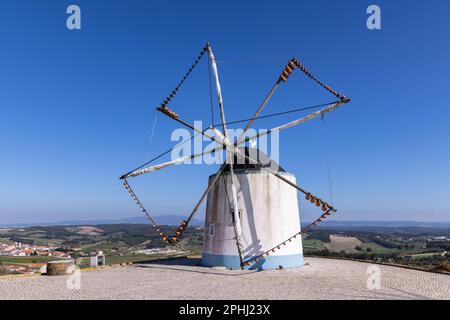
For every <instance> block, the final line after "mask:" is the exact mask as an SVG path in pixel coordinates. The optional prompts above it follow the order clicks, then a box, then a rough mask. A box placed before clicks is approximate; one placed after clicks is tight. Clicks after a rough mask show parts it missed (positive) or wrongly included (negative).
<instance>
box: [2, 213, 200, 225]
mask: <svg viewBox="0 0 450 320" xmlns="http://www.w3.org/2000/svg"><path fill="white" fill-rule="evenodd" d="M183 219H186V217H184V216H179V215H164V216H157V217H155V220H156V222H157V223H158V224H160V225H167V226H178V225H179V224H180V222H181V221H182V220H183ZM123 223H130V224H148V223H149V222H148V220H147V218H146V217H144V216H136V217H127V218H121V219H115V220H113V219H111V220H106V219H105V220H63V221H57V222H35V223H17V224H7V225H0V227H6V228H11V227H15V228H19V227H33V226H79V225H99V224H123ZM203 223H204V222H203V220H198V219H192V220H191V222H190V224H189V225H190V226H191V227H196V226H203Z"/></svg>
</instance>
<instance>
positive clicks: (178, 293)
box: [0, 258, 450, 300]
mask: <svg viewBox="0 0 450 320" xmlns="http://www.w3.org/2000/svg"><path fill="white" fill-rule="evenodd" d="M198 263H199V261H198V260H195V259H190V260H172V261H165V262H160V263H152V264H135V265H129V266H120V267H106V268H102V269H97V270H91V271H82V272H81V273H80V274H81V277H80V281H79V283H78V282H77V279H76V278H74V277H72V278H70V277H69V276H55V277H49V276H32V277H1V278H0V299H177V300H179V299H282V300H285V299H450V275H443V274H436V273H430V272H423V271H416V270H410V269H404V268H398V267H391V266H381V265H373V264H369V263H364V262H354V261H346V260H335V259H320V258H306V263H307V265H305V266H304V267H302V268H297V269H291V270H273V271H272V270H271V271H261V272H257V271H247V270H245V271H241V270H221V269H215V268H206V267H202V266H199V265H198ZM377 271H380V278H379V279H380V281H379V282H378V283H379V284H380V286H381V288H379V289H376V287H377V285H376V284H377V281H375V282H373V281H371V280H373V279H374V277H375V274H376V273H377ZM373 272H375V274H374V273H373ZM368 282H369V287H371V288H372V289H369V288H368ZM68 283H69V285H67V284H68ZM77 284H79V288H78V289H77V287H78V286H77Z"/></svg>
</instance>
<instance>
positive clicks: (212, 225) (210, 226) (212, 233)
mask: <svg viewBox="0 0 450 320" xmlns="http://www.w3.org/2000/svg"><path fill="white" fill-rule="evenodd" d="M209 235H210V236H214V224H210V225H209Z"/></svg>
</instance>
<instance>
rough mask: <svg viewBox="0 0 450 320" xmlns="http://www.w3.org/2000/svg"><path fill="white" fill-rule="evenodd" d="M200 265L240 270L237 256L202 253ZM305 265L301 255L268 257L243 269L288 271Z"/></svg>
mask: <svg viewBox="0 0 450 320" xmlns="http://www.w3.org/2000/svg"><path fill="white" fill-rule="evenodd" d="M202 264H203V265H204V266H207V267H217V266H221V267H226V268H229V269H240V268H241V262H240V259H239V256H237V255H236V256H234V255H219V254H211V253H203V255H202ZM304 264H305V262H304V260H303V254H293V255H282V256H275V255H274V256H268V257H266V258H264V259H261V261H259V262H258V263H255V264H253V265H251V266H250V267H247V266H246V267H245V269H250V270H270V269H281V268H283V269H289V268H297V267H301V266H303V265H304Z"/></svg>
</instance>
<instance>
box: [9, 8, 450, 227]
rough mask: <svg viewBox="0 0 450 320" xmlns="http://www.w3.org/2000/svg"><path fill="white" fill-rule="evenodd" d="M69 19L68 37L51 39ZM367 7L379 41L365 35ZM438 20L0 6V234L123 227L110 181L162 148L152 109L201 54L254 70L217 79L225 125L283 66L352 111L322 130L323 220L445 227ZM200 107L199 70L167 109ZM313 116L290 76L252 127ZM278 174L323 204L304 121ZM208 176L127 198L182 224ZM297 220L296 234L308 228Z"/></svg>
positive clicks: (251, 104) (406, 12)
mask: <svg viewBox="0 0 450 320" xmlns="http://www.w3.org/2000/svg"><path fill="white" fill-rule="evenodd" d="M72 3H73V4H77V5H79V6H80V7H81V10H82V30H79V31H69V30H68V29H67V28H66V17H67V14H66V8H67V6H68V5H69V4H72ZM370 4H378V5H379V6H380V7H381V10H382V30H375V31H370V30H368V29H367V28H366V19H367V16H368V15H367V14H366V8H367V6H368V5H370ZM449 12H450V3H449V2H448V1H444V0H442V1H438V0H436V1H429V2H428V1H400V0H398V1H364V0H354V1H245V3H244V2H243V1H220V2H219V1H198V2H193V1H125V0H123V1H98V0H97V1H84V0H74V1H64V0H58V1H56V0H55V1H12V0H11V1H5V0H3V1H2V2H1V7H0V40H1V50H0V70H1V71H0V110H1V116H0V146H1V157H0V168H1V169H0V172H1V176H2V183H1V184H0V223H2V224H6V223H22V222H38V221H58V220H65V219H89V218H90V219H109V218H117V217H127V216H134V215H139V211H138V210H137V208H135V206H134V203H132V201H131V200H130V199H129V196H128V194H126V193H125V192H124V190H123V189H122V186H121V183H120V181H119V180H118V177H119V176H120V175H121V174H122V173H124V172H126V171H127V170H129V169H132V168H133V167H134V166H135V165H137V164H140V163H142V162H143V161H145V160H146V159H148V158H149V157H150V156H152V155H155V154H157V153H158V152H159V151H162V150H165V149H166V148H167V146H169V145H170V144H171V142H170V133H171V132H172V130H173V129H174V128H176V127H177V126H176V125H175V123H173V122H172V121H170V120H169V119H166V118H164V117H162V116H159V118H158V121H157V126H156V131H155V136H154V139H153V143H152V144H151V145H150V146H149V140H150V132H151V129H152V125H153V119H154V116H155V111H154V108H155V107H156V106H157V105H158V104H159V102H160V101H161V99H162V98H164V97H165V96H166V95H167V93H168V92H169V91H170V90H171V89H172V88H173V86H174V85H175V84H176V82H177V81H178V80H179V79H180V77H181V76H182V75H183V74H184V72H185V71H186V70H187V68H188V67H189V66H190V64H191V63H192V62H193V60H194V58H195V57H196V56H197V54H198V52H199V50H200V49H201V47H202V46H203V45H204V43H205V42H206V41H210V42H211V44H212V45H213V48H214V50H215V52H216V56H217V59H218V60H222V61H224V62H226V61H237V62H244V61H248V60H254V59H262V60H263V61H260V62H255V61H250V62H248V63H223V64H220V65H219V68H220V70H219V71H220V73H221V81H222V86H223V92H224V101H225V108H226V111H227V116H228V119H230V120H233V119H239V118H242V117H248V116H250V115H251V114H252V113H253V112H254V110H255V108H256V107H257V106H258V104H259V103H260V102H261V101H262V99H263V98H264V96H265V94H266V93H267V91H268V89H269V88H270V87H271V85H272V84H273V82H274V81H275V80H276V77H277V76H278V74H279V72H280V70H281V68H282V67H283V65H284V64H285V63H286V62H287V60H288V59H289V58H290V57H292V56H294V55H295V56H297V57H299V58H300V60H302V61H303V62H304V63H305V64H306V65H307V66H308V67H309V68H310V69H311V70H312V71H313V72H314V73H315V74H317V75H318V77H319V78H320V79H322V80H323V81H324V82H326V83H328V84H329V85H330V86H332V87H333V88H335V89H336V90H338V91H340V92H342V93H344V94H346V95H348V96H349V97H351V98H352V102H351V104H349V105H347V106H345V107H344V108H342V109H339V110H337V111H335V112H333V113H331V114H330V115H328V116H327V118H326V123H327V133H328V143H329V153H330V164H331V175H332V184H333V192H334V202H335V205H336V207H338V209H339V214H338V215H337V216H336V217H335V219H343V220H349V219H352V220H355V219H361V220H450V219H449V217H450V196H449V192H450V170H449V162H450V139H449V138H450V126H449V124H448V120H449V117H450V111H449V110H450V109H449V108H450V106H449V104H448V101H449V99H450V90H449V85H450V81H449V75H450V59H449V56H450V42H449V36H450V19H449ZM208 99H209V95H208V78H207V68H206V60H202V62H201V63H200V65H199V68H198V70H195V73H194V74H193V76H192V78H190V79H189V82H187V83H186V86H185V87H184V88H183V89H182V90H181V92H180V96H179V97H177V100H176V101H175V105H176V107H175V109H176V110H177V111H179V112H180V113H181V114H183V116H184V117H185V118H186V119H188V120H190V121H193V120H196V119H204V120H205V121H209V119H210V114H209V111H208V110H209V104H208V101H209V100H208ZM329 100H330V95H328V94H327V93H326V92H322V91H321V90H320V89H319V88H317V87H316V86H315V85H314V84H312V83H311V82H309V81H307V80H305V79H303V78H302V77H301V76H300V74H296V75H295V76H293V77H292V79H290V82H289V83H287V84H286V85H285V86H283V87H282V88H280V90H279V91H277V93H276V95H275V97H274V99H273V100H272V101H271V102H270V104H269V105H268V106H267V109H266V111H265V112H277V111H283V110H286V109H289V108H292V107H297V106H304V105H308V104H311V103H313V104H314V103H321V102H327V101H329ZM216 115H217V113H216ZM295 116H298V115H294V116H292V115H291V116H289V117H284V118H274V119H271V120H270V121H262V122H260V123H258V126H257V127H264V126H265V127H271V126H273V125H277V124H280V123H282V122H285V121H288V120H292V119H293V118H294V117H295ZM163 160H167V158H166V159H163ZM281 164H282V165H283V166H284V167H285V168H286V169H287V170H289V171H292V172H294V173H295V174H296V175H297V179H298V182H299V184H301V185H302V186H304V187H305V188H307V189H309V190H311V191H313V192H315V193H317V194H319V195H322V196H323V197H324V198H327V199H328V198H329V194H328V179H327V174H326V165H325V157H324V146H323V138H322V126H321V122H320V121H319V120H315V121H312V122H309V123H307V124H304V125H302V126H300V127H297V128H295V129H290V130H289V131H286V132H283V133H282V134H281ZM216 169H217V167H208V166H202V167H198V166H186V167H176V168H171V169H168V170H166V171H162V172H160V173H155V174H153V175H148V176H143V177H141V179H139V178H136V179H135V180H133V181H132V182H133V183H134V184H135V186H136V191H137V192H138V193H139V194H141V195H142V198H143V200H144V203H145V205H146V206H147V207H148V209H149V210H150V211H151V212H153V213H155V214H156V215H159V214H187V213H188V211H190V209H191V208H192V207H193V205H194V202H195V201H196V200H197V199H198V197H199V196H200V194H201V193H202V191H203V189H204V188H205V186H206V181H207V180H206V179H207V176H208V175H209V174H211V173H212V172H214V171H215V170H216ZM300 199H302V197H300ZM300 206H301V210H302V219H303V220H304V221H307V220H311V219H312V218H314V217H315V216H316V215H317V214H318V213H319V212H317V211H316V210H315V209H314V208H311V207H310V206H308V205H307V204H306V203H304V201H301V205H300Z"/></svg>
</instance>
